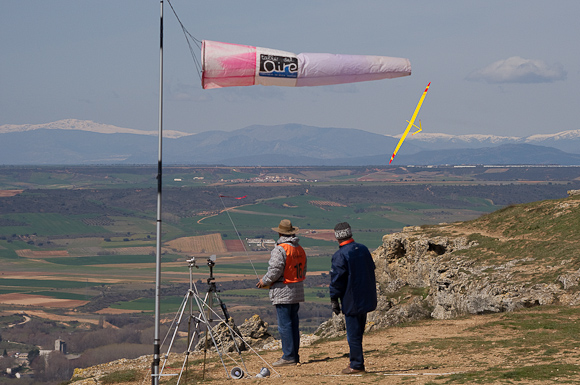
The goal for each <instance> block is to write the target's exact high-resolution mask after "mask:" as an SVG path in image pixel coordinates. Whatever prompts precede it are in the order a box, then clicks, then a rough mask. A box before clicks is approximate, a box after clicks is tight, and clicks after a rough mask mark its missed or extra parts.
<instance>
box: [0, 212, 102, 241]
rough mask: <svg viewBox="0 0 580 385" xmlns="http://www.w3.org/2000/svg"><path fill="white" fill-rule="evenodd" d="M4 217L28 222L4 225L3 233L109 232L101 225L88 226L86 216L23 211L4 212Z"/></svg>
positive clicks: (42, 234) (57, 233)
mask: <svg viewBox="0 0 580 385" xmlns="http://www.w3.org/2000/svg"><path fill="white" fill-rule="evenodd" d="M2 218H5V219H8V220H12V221H16V222H19V223H23V224H26V225H24V226H2V227H0V234H1V235H10V234H37V235H39V236H45V235H59V234H68V235H73V234H91V233H107V232H108V230H106V229H104V228H102V227H100V226H88V225H86V224H85V223H84V222H83V221H82V219H83V218H84V216H65V215H61V214H56V213H23V214H4V215H2Z"/></svg>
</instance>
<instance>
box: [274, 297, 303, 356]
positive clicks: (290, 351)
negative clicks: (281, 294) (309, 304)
mask: <svg viewBox="0 0 580 385" xmlns="http://www.w3.org/2000/svg"><path fill="white" fill-rule="evenodd" d="M299 309H300V304H299V303H293V304H288V305H276V315H277V317H278V332H279V333H280V340H281V341H282V353H283V354H284V355H283V356H282V358H283V359H285V360H290V361H294V362H300V356H299V355H298V349H300V330H299V328H298V327H299V322H300V320H299V319H298V310H299Z"/></svg>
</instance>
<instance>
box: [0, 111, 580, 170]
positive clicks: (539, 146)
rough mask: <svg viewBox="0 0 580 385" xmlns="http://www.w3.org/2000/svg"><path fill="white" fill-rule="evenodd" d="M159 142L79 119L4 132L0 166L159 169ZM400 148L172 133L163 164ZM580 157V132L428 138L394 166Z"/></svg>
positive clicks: (354, 141)
mask: <svg viewBox="0 0 580 385" xmlns="http://www.w3.org/2000/svg"><path fill="white" fill-rule="evenodd" d="M157 134H158V133H157V132H156V131H143V130H136V129H128V128H121V127H116V126H112V125H106V124H101V123H95V122H92V121H83V120H76V119H65V120H60V121H57V122H52V123H47V124H35V125H33V124H26V125H2V126H0V163H1V164H9V165H25V164H28V165H31V164H63V165H71V164H155V163H156V161H157V138H156V136H157ZM398 142H399V138H397V137H395V136H389V135H380V134H375V133H370V132H367V131H364V130H361V129H354V128H333V127H314V126H306V125H301V124H295V123H292V124H282V125H273V126H266V125H252V126H248V127H244V128H240V129H237V130H233V131H220V130H213V131H205V132H201V133H198V134H189V133H185V132H180V131H172V130H166V131H164V158H165V159H164V162H166V163H169V164H224V165H232V166H233V165H247V166H290V165H296V166H305V165H312V166H342V165H344V166H361V165H388V164H389V163H388V159H390V156H391V154H392V151H393V149H394V148H395V146H396V144H397V143H398ZM510 145H511V146H512V147H509V146H510ZM502 146H504V147H502ZM505 146H508V147H505ZM529 146H535V147H529ZM434 149H435V150H434ZM549 149H551V150H549ZM579 149H580V130H569V131H562V132H559V133H556V134H536V135H531V136H529V137H515V136H495V135H485V134H470V135H449V134H438V133H424V132H423V133H421V134H420V135H417V136H410V137H408V138H407V140H406V142H405V145H404V146H403V147H402V148H401V151H400V152H399V154H398V155H397V157H395V159H394V162H393V165H401V164H413V165H438V164H457V165H462V164H558V165H580V154H579V152H580V150H579Z"/></svg>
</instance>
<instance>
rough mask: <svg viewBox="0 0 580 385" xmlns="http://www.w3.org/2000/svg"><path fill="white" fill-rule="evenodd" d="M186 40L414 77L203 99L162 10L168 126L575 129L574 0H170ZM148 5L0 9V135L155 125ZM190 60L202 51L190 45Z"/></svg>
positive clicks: (152, 21) (155, 42) (578, 28)
mask: <svg viewBox="0 0 580 385" xmlns="http://www.w3.org/2000/svg"><path fill="white" fill-rule="evenodd" d="M171 4H172V5H173V6H174V8H175V10H176V12H177V14H178V16H179V18H180V19H181V21H182V22H183V24H184V25H185V27H186V28H187V30H188V31H189V32H190V33H191V34H192V35H193V36H195V37H196V38H198V39H200V40H203V39H207V40H216V41H224V42H229V43H236V44H247V45H254V46H260V47H267V48H275V49H280V50H284V51H290V52H294V53H300V52H329V53H341V54H363V55H384V56H395V57H404V58H408V59H409V60H410V61H411V65H412V68H413V74H412V75H411V76H409V77H403V78H398V79H391V80H380V81H374V82H365V83H355V84H348V85H340V86H327V87H303V88H286V87H263V86H254V87H234V88H224V89H214V90H203V89H202V88H201V84H200V75H199V73H198V71H197V69H196V67H195V66H194V63H193V60H192V58H191V54H190V52H189V48H188V45H187V43H186V40H185V37H184V34H183V32H182V31H181V28H180V27H179V24H178V22H177V20H176V18H175V16H174V14H173V12H172V10H171V8H170V7H169V3H168V2H167V1H165V6H164V10H165V17H164V19H165V34H164V36H165V39H164V40H165V48H164V58H165V62H164V67H165V77H164V89H165V104H164V106H165V112H164V128H165V129H168V130H179V131H185V132H192V133H194V132H202V131H207V130H226V131H230V130H234V129H238V128H243V127H246V126H249V125H252V124H263V125H276V124H285V123H301V124H306V125H312V126H320V127H346V128H358V129H363V130H367V131H371V132H375V133H380V134H388V135H397V134H400V133H402V132H403V131H404V129H405V127H406V124H407V123H406V122H405V120H406V119H409V118H410V117H411V115H412V113H413V111H414V109H415V106H416V105H417V102H418V101H419V98H420V96H421V93H422V92H423V90H424V89H425V86H426V85H427V83H429V82H431V88H430V90H429V93H428V94H427V97H426V99H425V102H424V103H423V107H422V109H421V112H420V114H419V118H420V119H421V120H422V124H423V130H424V131H425V132H432V133H435V132H440V133H448V134H456V135H458V134H493V135H514V136H527V135H531V134H538V133H555V132H559V131H565V130H573V129H579V128H580V124H579V123H578V122H579V119H578V113H577V111H578V109H579V106H580V92H579V91H578V89H579V88H580V82H579V79H580V49H578V44H579V43H578V39H579V38H580V23H578V15H580V1H578V0H564V1H561V0H553V1H546V0H512V1H505V0H491V1H465V0H457V1H445V0H440V1H433V0H417V1H390V0H375V1H371V0H357V1H354V0H349V1H344V0H333V1H322V0H311V1H305V0H302V1H295V2H281V1H261V0H243V1H239V0H237V1H233V0H221V1H220V0H212V1H193V0H171ZM159 14H160V2H159V1H158V0H115V1H113V0H19V1H8V0H2V1H0V49H1V54H0V57H1V60H0V76H1V77H0V125H4V124H40V123H49V122H53V121H56V120H61V119H69V118H70V119H81V120H92V121H95V122H99V123H104V124H111V125H116V126H119V127H127V128H135V129H142V130H156V129H157V126H158V87H159ZM194 48H195V49H196V55H198V56H199V51H198V50H197V48H196V47H194Z"/></svg>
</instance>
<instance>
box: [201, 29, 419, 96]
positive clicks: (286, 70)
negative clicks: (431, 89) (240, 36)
mask: <svg viewBox="0 0 580 385" xmlns="http://www.w3.org/2000/svg"><path fill="white" fill-rule="evenodd" d="M201 58H202V70H203V75H202V80H201V82H202V86H203V88H204V89H211V88H222V87H236V86H253V85H258V84H261V85H263V86H286V87H309V86H326V85H331V84H344V83H355V82H365V81H372V80H380V79H392V78H398V77H402V76H409V75H411V63H410V62H409V59H404V58H396V57H387V56H366V55H336V54H330V53H300V54H298V55H297V54H294V53H292V52H286V51H279V50H275V49H270V48H261V47H252V46H248V45H238V44H230V43H220V42H215V41H209V40H204V41H203V42H202V47H201Z"/></svg>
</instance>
